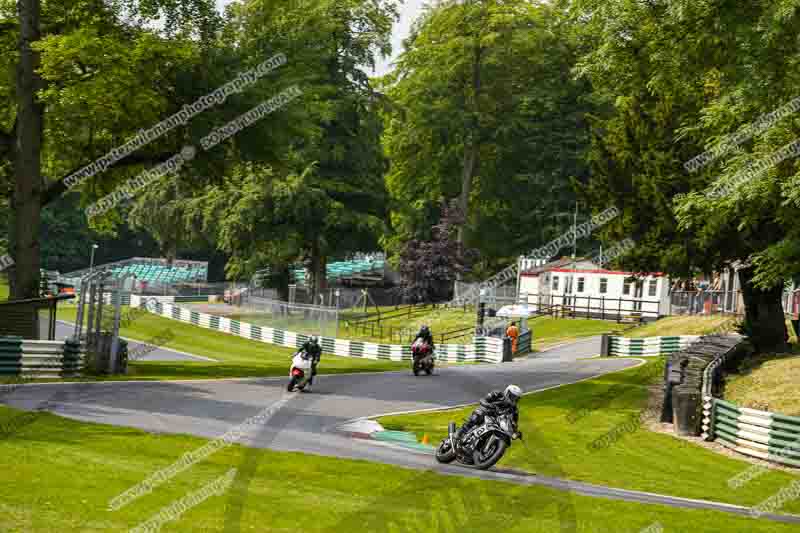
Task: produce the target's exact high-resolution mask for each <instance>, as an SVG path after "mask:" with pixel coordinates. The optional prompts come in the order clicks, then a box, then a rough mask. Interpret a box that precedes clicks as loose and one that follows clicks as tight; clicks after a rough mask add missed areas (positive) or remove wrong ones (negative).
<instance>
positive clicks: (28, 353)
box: [0, 337, 85, 378]
mask: <svg viewBox="0 0 800 533" xmlns="http://www.w3.org/2000/svg"><path fill="white" fill-rule="evenodd" d="M84 360H85V358H84V350H83V348H82V347H81V345H80V344H78V343H76V342H73V341H70V340H67V341H34V340H25V339H23V338H21V337H0V376H24V377H38V378H59V377H75V376H80V375H81V374H82V372H83V365H84Z"/></svg>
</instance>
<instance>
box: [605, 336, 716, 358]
mask: <svg viewBox="0 0 800 533" xmlns="http://www.w3.org/2000/svg"><path fill="white" fill-rule="evenodd" d="M603 337H604V339H603V344H602V345H603V354H602V355H603V357H613V356H617V357H629V356H634V357H635V356H645V357H646V356H658V355H667V354H672V353H676V352H680V351H681V350H684V349H686V348H687V347H688V346H689V345H690V344H692V343H693V342H696V341H697V340H698V339H699V338H700V336H699V335H681V336H671V337H644V338H640V339H629V338H627V337H617V336H613V335H603Z"/></svg>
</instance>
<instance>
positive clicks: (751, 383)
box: [725, 345, 800, 416]
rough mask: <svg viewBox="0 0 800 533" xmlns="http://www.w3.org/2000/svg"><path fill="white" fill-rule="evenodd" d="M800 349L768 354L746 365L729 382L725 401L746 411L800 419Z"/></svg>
mask: <svg viewBox="0 0 800 533" xmlns="http://www.w3.org/2000/svg"><path fill="white" fill-rule="evenodd" d="M798 352H800V347H798V346H797V345H795V347H794V353H783V354H768V355H762V356H758V357H755V358H752V359H748V360H747V361H745V362H744V363H743V364H742V366H741V367H740V368H739V374H731V375H728V376H727V378H726V383H725V398H726V399H727V400H730V401H732V402H734V403H737V404H739V405H741V406H742V407H750V408H752V409H761V410H763V411H773V412H776V413H782V414H785V415H790V416H800V392H799V391H798V389H797V384H798V383H800V355H798Z"/></svg>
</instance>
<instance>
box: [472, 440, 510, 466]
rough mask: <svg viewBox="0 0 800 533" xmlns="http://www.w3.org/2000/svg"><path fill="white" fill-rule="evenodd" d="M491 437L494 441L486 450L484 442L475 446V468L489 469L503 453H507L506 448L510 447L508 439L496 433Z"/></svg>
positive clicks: (473, 454) (473, 458) (473, 453)
mask: <svg viewBox="0 0 800 533" xmlns="http://www.w3.org/2000/svg"><path fill="white" fill-rule="evenodd" d="M490 438H491V439H492V441H491V444H490V445H489V449H487V450H485V451H484V449H483V448H484V446H483V443H479V444H478V446H476V447H475V451H474V452H472V460H473V461H474V464H475V468H477V469H479V470H487V469H489V468H491V467H493V466H494V465H495V464H496V463H497V461H499V460H500V458H502V457H503V454H504V453H506V448H507V447H508V444H506V441H504V440H503V439H501V438H498V437H496V436H494V435H492V436H491V437H490Z"/></svg>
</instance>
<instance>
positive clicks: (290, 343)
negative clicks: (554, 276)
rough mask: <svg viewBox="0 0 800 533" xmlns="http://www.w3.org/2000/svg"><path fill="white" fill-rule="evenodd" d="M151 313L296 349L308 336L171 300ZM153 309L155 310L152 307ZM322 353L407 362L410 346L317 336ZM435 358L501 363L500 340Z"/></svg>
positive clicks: (448, 349) (440, 352)
mask: <svg viewBox="0 0 800 533" xmlns="http://www.w3.org/2000/svg"><path fill="white" fill-rule="evenodd" d="M148 308H149V310H150V311H151V312H153V311H155V314H157V315H160V316H162V317H165V318H170V319H173V320H180V321H182V322H188V323H189V324H193V325H195V326H199V327H201V328H206V329H211V330H214V331H221V332H223V333H229V334H231V335H236V336H239V337H243V338H245V339H250V340H254V341H260V342H264V343H268V344H275V345H277V346H284V347H287V348H299V347H300V346H302V345H303V343H304V342H305V341H306V340H307V339H308V335H304V334H302V333H295V332H293V331H286V330H282V329H275V328H269V327H265V326H257V325H255V324H250V323H248V322H240V321H238V320H231V319H230V318H226V317H222V316H216V315H209V314H207V313H200V312H198V311H192V310H190V309H186V308H183V307H178V306H177V305H174V304H172V303H166V302H158V303H156V304H155V305H153V304H152V303H151V304H150V305H148ZM154 308H155V309H154ZM320 345H321V346H322V351H323V352H324V353H329V354H334V355H341V356H343V357H361V358H364V359H384V360H388V361H410V360H411V347H410V346H402V345H399V344H377V343H373V342H366V341H355V340H349V339H336V338H333V337H320ZM436 359H437V360H438V361H443V362H453V363H455V362H480V363H500V362H502V361H503V341H502V339H496V338H493V337H476V338H475V340H474V342H473V343H471V344H439V345H437V346H436Z"/></svg>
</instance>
